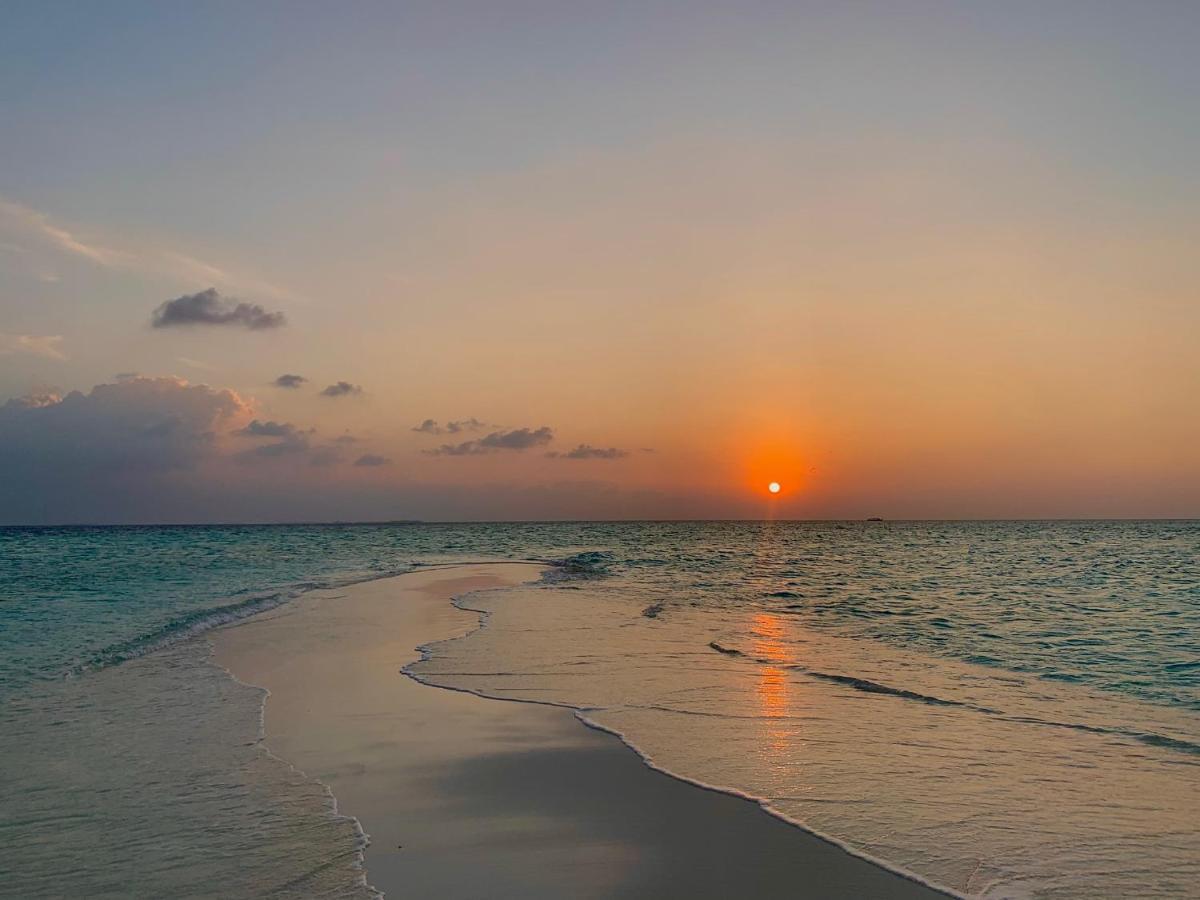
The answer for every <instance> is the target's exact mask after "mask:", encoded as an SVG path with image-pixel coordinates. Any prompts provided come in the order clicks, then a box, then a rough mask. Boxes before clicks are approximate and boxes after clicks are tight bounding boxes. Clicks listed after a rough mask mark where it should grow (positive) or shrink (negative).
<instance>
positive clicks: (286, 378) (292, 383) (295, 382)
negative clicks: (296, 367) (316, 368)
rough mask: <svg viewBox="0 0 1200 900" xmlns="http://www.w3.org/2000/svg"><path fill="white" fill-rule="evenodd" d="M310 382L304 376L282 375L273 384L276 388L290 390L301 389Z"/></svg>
mask: <svg viewBox="0 0 1200 900" xmlns="http://www.w3.org/2000/svg"><path fill="white" fill-rule="evenodd" d="M307 381H308V379H307V378H305V377H304V376H303V375H280V376H279V377H278V378H276V379H275V380H274V381H273V382H271V383H272V384H274V385H275V387H281V388H288V389H289V390H291V389H295V388H298V387H300V385H302V384H305V383H306V382H307Z"/></svg>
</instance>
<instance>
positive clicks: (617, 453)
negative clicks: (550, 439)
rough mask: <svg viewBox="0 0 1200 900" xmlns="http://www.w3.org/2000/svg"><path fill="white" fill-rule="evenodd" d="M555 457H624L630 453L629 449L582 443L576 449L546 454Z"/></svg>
mask: <svg viewBox="0 0 1200 900" xmlns="http://www.w3.org/2000/svg"><path fill="white" fill-rule="evenodd" d="M546 455H547V456H549V457H551V458H553V459H624V458H625V457H626V456H628V455H629V451H628V450H621V449H619V448H617V447H593V446H591V445H590V444H580V445H579V446H578V447H576V448H575V449H574V450H568V451H567V452H566V453H559V452H558V451H557V450H555V451H551V452H550V453H547V454H546Z"/></svg>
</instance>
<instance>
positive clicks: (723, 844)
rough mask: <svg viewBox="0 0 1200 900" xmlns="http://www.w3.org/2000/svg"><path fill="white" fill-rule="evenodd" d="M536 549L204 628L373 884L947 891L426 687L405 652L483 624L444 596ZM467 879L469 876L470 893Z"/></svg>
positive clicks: (497, 889)
mask: <svg viewBox="0 0 1200 900" xmlns="http://www.w3.org/2000/svg"><path fill="white" fill-rule="evenodd" d="M541 569H542V566H540V565H537V564H532V563H516V562H513V563H497V564H491V563H487V564H464V565H448V566H443V567H428V568H423V569H420V570H417V571H415V572H409V573H405V574H402V575H398V576H392V577H386V578H382V579H376V580H372V581H368V582H360V583H358V584H354V585H349V586H345V587H342V588H339V589H336V590H322V591H314V592H311V593H310V594H308V595H305V596H303V597H301V598H299V599H297V600H296V601H293V602H292V603H290V604H287V605H286V606H283V607H278V608H276V609H273V610H270V611H267V612H264V613H262V614H260V615H258V616H254V617H252V618H249V619H244V620H240V621H237V622H233V623H230V624H228V625H224V626H222V627H220V628H218V629H215V630H214V631H212V632H210V633H209V634H208V639H209V640H210V641H211V643H212V646H213V654H212V661H213V663H214V664H216V665H218V666H221V667H222V668H224V669H226V670H227V671H228V672H229V673H230V674H231V675H232V676H233V677H234V678H236V679H238V680H239V681H242V682H244V683H247V684H252V685H255V686H258V687H260V688H262V689H264V691H266V692H267V693H266V695H265V696H264V700H263V713H262V715H263V732H262V734H263V744H264V748H265V749H266V751H267V752H268V753H270V754H272V755H273V756H276V757H279V758H280V759H283V760H284V761H286V762H287V763H288V764H289V765H291V766H293V767H294V768H296V769H298V770H300V771H302V772H305V773H306V774H307V775H309V776H310V777H312V778H315V779H317V780H318V781H320V782H321V783H322V784H324V785H325V786H326V787H327V788H328V789H329V791H330V793H331V795H332V796H333V798H334V803H335V809H336V810H337V812H338V814H340V815H343V816H348V817H353V818H355V819H356V820H357V821H358V822H359V824H360V827H361V828H362V830H363V832H364V833H365V834H367V835H368V836H369V844H368V846H367V847H366V850H365V861H364V869H365V876H366V883H367V884H368V885H370V886H371V887H372V888H374V889H377V890H379V891H382V892H383V893H385V894H387V895H397V894H398V893H399V892H401V891H409V892H412V891H418V892H424V893H430V894H436V895H440V896H448V897H453V896H464V897H465V896H479V895H488V896H518V895H519V896H523V897H539V896H544V897H555V896H565V895H572V896H597V897H606V896H630V897H636V896H663V895H664V892H665V893H666V894H674V895H678V896H712V897H717V896H725V895H728V892H729V891H731V890H737V891H740V892H741V893H743V894H744V895H748V896H771V895H775V894H779V893H788V894H790V895H794V896H800V897H805V896H808V897H814V898H816V897H821V898H834V897H846V898H850V897H862V896H872V897H887V898H914V900H916V898H936V897H943V898H944V897H946V896H953V895H948V894H946V893H944V892H943V891H940V890H937V889H936V888H932V887H929V886H927V885H925V884H924V883H922V882H920V881H918V880H916V879H915V878H912V877H909V876H907V875H906V874H903V873H898V872H896V871H894V870H893V869H891V868H888V867H886V865H884V864H881V863H879V862H876V861H873V860H870V859H868V858H866V857H864V856H861V855H858V854H856V853H854V852H852V851H850V850H848V849H846V848H844V847H842V846H841V845H840V844H838V843H836V842H833V841H830V840H828V839H827V838H824V837H823V836H821V835H819V834H816V833H814V832H811V831H809V830H808V829H806V828H804V827H803V826H802V825H800V824H799V823H793V822H790V821H788V820H786V819H785V818H783V817H782V816H779V815H778V814H776V813H775V812H774V811H772V810H770V809H768V808H767V807H766V806H765V805H763V804H761V803H760V802H759V801H758V800H756V799H754V798H750V797H746V796H744V795H739V794H735V793H732V792H729V791H726V790H723V789H721V788H717V787H714V786H710V785H705V784H701V783H698V782H695V781H691V780H689V779H686V778H683V777H680V776H677V775H675V774H674V773H671V772H669V771H667V770H664V769H661V768H658V767H656V766H655V765H654V764H653V763H652V762H650V761H649V760H648V759H646V758H645V757H644V756H643V755H642V754H641V753H640V752H639V751H638V750H637V748H635V747H633V746H631V745H630V744H628V743H627V742H626V741H625V740H624V738H623V737H622V736H621V735H619V734H616V733H615V732H612V731H610V730H608V729H606V728H603V727H602V726H599V725H597V724H595V723H593V722H590V721H588V720H587V718H586V717H585V716H584V715H583V713H581V712H579V711H577V710H575V709H574V708H573V707H566V706H562V705H555V704H548V703H538V702H536V701H534V702H522V701H503V700H497V699H492V698H487V697H483V696H481V695H479V694H476V693H474V692H472V691H466V690H457V689H453V688H450V689H447V688H441V689H439V686H438V685H432V684H428V683H426V682H424V681H421V680H420V679H419V678H418V677H417V676H415V675H412V674H411V673H409V672H408V671H407V667H408V666H409V665H410V664H411V663H414V662H417V661H418V660H419V659H421V658H423V656H424V655H425V654H426V652H427V650H426V648H427V647H428V646H429V645H432V644H436V643H438V642H440V641H444V640H449V639H453V638H456V637H461V636H462V635H464V634H467V633H469V632H471V631H474V630H475V629H476V628H479V627H484V626H485V624H486V622H485V621H484V620H483V619H482V618H481V616H480V615H479V613H478V611H474V610H471V609H470V608H469V607H463V606H460V605H458V604H457V603H456V602H454V603H452V601H455V600H457V598H460V597H463V596H464V595H466V594H469V593H473V592H475V591H479V590H487V589H492V588H499V587H505V586H509V585H512V584H518V583H521V582H524V581H528V580H533V579H535V578H536V577H537V576H538V573H539V572H540V571H541ZM481 892H482V894H481Z"/></svg>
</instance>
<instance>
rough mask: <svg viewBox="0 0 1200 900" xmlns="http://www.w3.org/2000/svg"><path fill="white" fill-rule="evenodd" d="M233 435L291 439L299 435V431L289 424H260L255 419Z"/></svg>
mask: <svg viewBox="0 0 1200 900" xmlns="http://www.w3.org/2000/svg"><path fill="white" fill-rule="evenodd" d="M234 434H236V435H238V436H240V437H292V436H293V435H297V434H300V429H298V428H297V427H296V426H295V425H292V424H291V423H289V422H260V421H259V420H258V419H255V420H254V421H252V422H251V423H250V424H249V425H247V426H246V427H245V428H239V429H238V430H237V431H235V432H234Z"/></svg>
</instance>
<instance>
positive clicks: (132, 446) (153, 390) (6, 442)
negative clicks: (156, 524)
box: [0, 377, 249, 486]
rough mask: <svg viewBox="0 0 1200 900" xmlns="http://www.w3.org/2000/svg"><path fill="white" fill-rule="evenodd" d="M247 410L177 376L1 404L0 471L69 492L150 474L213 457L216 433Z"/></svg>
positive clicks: (233, 397) (232, 397)
mask: <svg viewBox="0 0 1200 900" xmlns="http://www.w3.org/2000/svg"><path fill="white" fill-rule="evenodd" d="M248 412H249V408H248V406H247V404H246V403H245V402H244V401H243V400H242V399H241V398H240V397H239V396H238V395H237V394H235V393H234V392H233V391H228V390H216V389H214V388H210V387H208V386H207V385H203V384H199V385H192V384H188V383H187V382H186V381H183V380H181V379H178V378H143V377H135V378H127V379H125V380H122V381H119V382H117V383H116V384H100V385H96V386H95V387H94V388H92V390H91V391H90V392H89V393H87V394H84V393H81V392H79V391H72V392H71V393H69V394H67V395H66V396H65V397H60V396H58V395H56V394H41V395H36V396H31V397H23V398H21V399H19V400H10V401H8V402H7V403H6V404H4V405H3V406H0V435H3V436H4V437H3V440H0V471H3V472H4V473H5V475H6V476H7V477H9V478H17V477H19V478H22V479H26V480H28V481H29V482H30V483H37V482H40V481H42V480H57V481H58V482H60V483H61V484H62V485H64V486H66V485H69V484H72V483H74V481H75V479H78V478H81V477H84V476H85V475H88V474H92V475H98V474H99V473H131V474H136V475H149V474H152V473H154V472H162V471H170V470H177V469H186V468H191V467H192V466H194V465H195V464H196V463H198V462H199V461H200V460H201V459H203V458H205V457H207V456H210V455H212V454H213V453H214V452H215V450H214V446H213V445H214V440H215V436H216V433H217V432H218V431H219V430H221V429H222V428H223V427H227V426H228V424H229V423H232V422H234V421H235V420H237V419H239V418H242V417H243V416H245V415H246V414H247V413H248Z"/></svg>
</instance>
